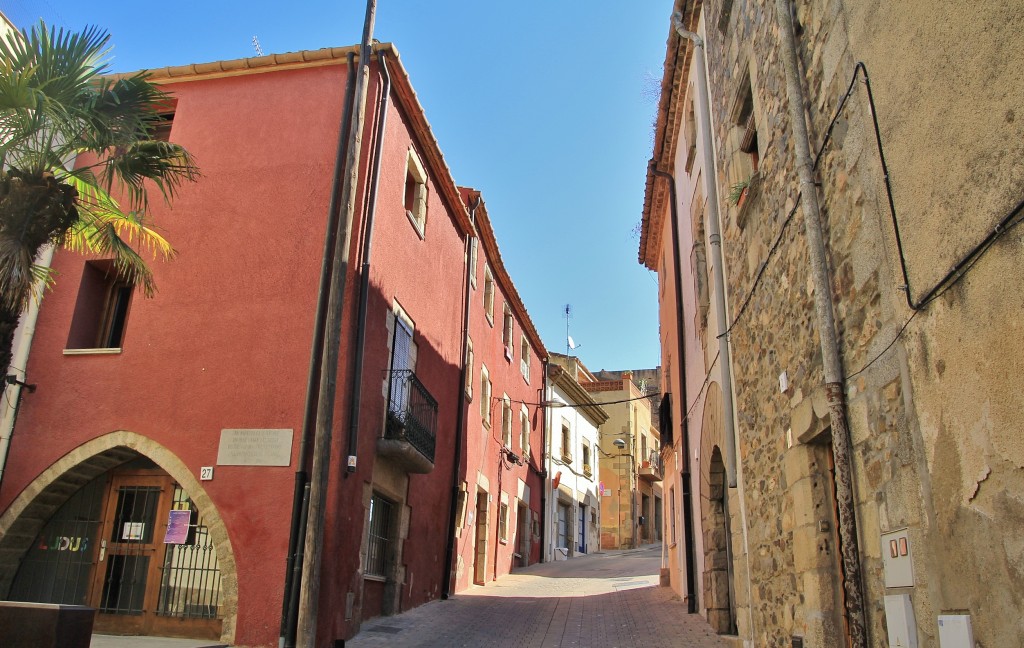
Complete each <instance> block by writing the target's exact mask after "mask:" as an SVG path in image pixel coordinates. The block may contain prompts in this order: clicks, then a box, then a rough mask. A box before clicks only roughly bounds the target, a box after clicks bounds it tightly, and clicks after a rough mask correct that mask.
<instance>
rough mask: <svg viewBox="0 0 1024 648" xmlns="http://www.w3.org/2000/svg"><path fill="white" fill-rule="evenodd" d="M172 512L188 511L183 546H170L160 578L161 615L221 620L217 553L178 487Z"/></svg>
mask: <svg viewBox="0 0 1024 648" xmlns="http://www.w3.org/2000/svg"><path fill="white" fill-rule="evenodd" d="M171 510H172V511H188V512H189V513H190V515H189V516H188V518H189V525H188V534H187V536H186V540H185V542H183V543H176V544H168V545H167V551H166V553H165V554H164V565H163V569H162V571H161V573H162V576H161V578H160V596H159V600H158V602H157V614H159V615H161V616H172V617H178V618H183V619H215V618H218V617H220V600H221V594H222V591H221V574H220V565H219V563H218V561H217V550H216V547H215V546H214V544H213V539H212V538H211V537H210V531H209V529H208V528H207V526H206V523H205V522H204V520H203V518H202V516H200V515H199V510H198V509H197V508H196V505H195V504H194V503H193V502H192V500H191V499H190V498H189V497H188V495H187V494H186V493H185V490H184V489H183V488H182V487H181V486H179V485H178V484H175V485H174V497H173V502H172V503H171Z"/></svg>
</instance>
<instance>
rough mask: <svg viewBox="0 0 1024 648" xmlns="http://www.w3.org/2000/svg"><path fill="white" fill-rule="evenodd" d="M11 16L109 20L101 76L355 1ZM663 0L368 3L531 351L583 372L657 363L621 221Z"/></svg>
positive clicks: (311, 30)
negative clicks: (472, 213)
mask: <svg viewBox="0 0 1024 648" xmlns="http://www.w3.org/2000/svg"><path fill="white" fill-rule="evenodd" d="M0 10H2V11H3V12H4V13H5V14H7V16H8V17H9V18H10V19H11V20H12V21H13V22H14V23H15V24H16V25H18V26H19V27H24V26H26V25H27V24H30V23H32V22H34V21H35V20H37V19H38V18H40V17H42V18H43V19H45V20H46V21H47V23H51V24H57V25H63V26H66V27H71V28H75V29H78V28H81V27H83V26H84V25H86V24H96V25H99V26H101V27H103V28H105V29H107V30H109V31H110V32H111V34H112V37H113V43H114V61H113V66H114V69H115V71H119V72H121V71H132V70H137V69H142V68H147V67H163V66H166V65H183V64H187V63H200V62H207V61H216V60H221V59H233V58H241V57H247V56H254V55H255V50H254V48H253V44H252V37H253V36H254V35H255V36H257V37H258V38H259V42H260V45H261V47H262V49H263V52H264V53H265V54H270V53H278V52H290V51H296V50H302V49H317V48H320V47H328V46H341V45H350V44H354V43H358V41H359V38H360V35H361V33H362V26H363V15H364V11H365V3H364V2H362V1H361V0H348V1H347V2H345V1H343V2H334V3H326V2H321V1H311V2H302V1H299V2H285V3H282V2H263V1H253V2H237V1H234V0H207V1H206V2H194V1H192V0H178V1H177V2H174V3H170V4H168V3H151V2H124V1H113V2H104V1H102V0H100V1H99V2H91V3H90V2H82V1H81V0H76V1H74V2H71V1H68V0H0ZM671 10H672V3H671V2H669V1H668V0H666V1H664V2H649V1H643V2H635V1H630V2H627V1H624V0H620V1H619V2H612V1H610V0H594V1H591V2H583V1H581V0H555V1H553V2H552V1H548V2H541V1H540V0H525V1H523V2H502V3H498V2H488V1H481V0H476V1H469V0H463V1H462V2H458V1H455V0H434V1H432V2H412V1H410V0H378V7H377V21H376V28H375V31H374V36H375V37H376V38H377V39H378V40H381V41H390V42H393V43H395V45H396V46H397V48H398V50H399V52H400V54H401V56H402V61H403V63H404V65H405V67H406V69H408V71H409V75H410V77H411V79H412V83H413V86H414V87H415V88H416V92H417V94H418V96H419V98H420V101H421V102H422V103H423V106H424V109H425V111H426V115H427V119H428V120H429V121H430V123H431V126H432V127H433V129H434V132H435V135H436V136H437V139H438V141H439V142H440V144H441V149H442V150H443V151H444V154H445V158H446V160H447V161H448V164H449V166H450V167H451V169H452V173H453V175H454V177H455V180H456V182H458V183H459V184H461V185H466V186H472V187H475V188H477V189H479V190H480V191H482V192H483V195H484V200H485V201H486V202H487V205H488V213H489V214H490V215H491V219H492V221H493V222H494V229H495V231H496V233H497V236H498V243H499V245H500V247H501V250H502V256H503V258H504V260H505V264H506V266H507V267H508V270H509V273H510V274H511V275H512V278H513V280H514V281H515V282H516V286H517V288H518V289H519V292H520V294H521V295H522V297H523V300H524V301H525V303H526V307H527V309H528V310H529V312H530V316H531V318H532V319H533V321H534V323H535V324H536V326H537V328H538V330H539V331H540V334H541V336H542V338H543V339H544V342H545V344H547V345H548V348H549V349H551V350H552V351H559V352H562V353H564V352H565V330H566V328H565V325H566V320H565V316H564V307H565V304H567V303H568V304H572V310H573V315H572V318H571V320H570V322H569V325H570V333H571V335H572V337H573V339H574V340H575V341H576V343H577V344H580V345H582V346H581V347H580V348H579V350H578V351H577V353H578V355H579V356H580V358H581V359H582V360H583V362H584V363H586V364H587V366H588V367H590V369H592V370H598V369H625V368H643V367H653V366H655V365H657V364H658V363H659V361H660V360H659V358H660V354H659V351H658V320H657V294H658V288H657V281H656V277H655V276H654V275H653V274H651V273H649V272H648V271H647V270H646V269H645V268H643V267H642V266H641V265H640V264H639V263H638V262H637V248H638V245H639V240H638V235H637V233H636V232H637V225H638V223H639V221H640V212H641V209H642V206H643V191H644V178H645V171H646V166H647V161H648V159H649V158H650V155H651V147H652V141H653V126H652V124H653V121H654V117H655V111H656V104H657V95H658V89H659V83H660V79H661V66H662V62H663V61H664V56H665V40H666V38H667V36H668V30H669V15H670V13H671Z"/></svg>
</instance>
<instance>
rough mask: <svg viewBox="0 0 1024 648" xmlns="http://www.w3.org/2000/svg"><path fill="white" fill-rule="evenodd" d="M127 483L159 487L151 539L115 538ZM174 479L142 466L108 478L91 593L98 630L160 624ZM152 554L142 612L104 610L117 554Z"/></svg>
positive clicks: (144, 629) (140, 629)
mask: <svg viewBox="0 0 1024 648" xmlns="http://www.w3.org/2000/svg"><path fill="white" fill-rule="evenodd" d="M123 486H140V487H157V488H159V491H158V495H157V498H158V499H157V502H156V507H155V509H154V513H153V519H152V522H151V524H152V526H153V528H152V534H151V535H150V539H149V542H146V543H135V542H131V541H129V542H116V541H114V540H112V538H114V537H116V534H115V533H114V531H115V530H114V524H115V521H116V519H117V506H118V499H119V498H118V495H119V492H120V489H121V488H122V487H123ZM173 489H174V478H173V477H171V476H170V475H168V474H167V473H166V472H165V471H163V470H154V469H138V470H130V471H125V472H116V471H115V472H112V473H111V474H110V477H109V478H108V480H107V487H106V492H105V494H104V498H103V507H102V519H101V521H100V526H99V535H98V539H99V541H98V542H97V543H96V547H95V553H94V555H93V565H94V568H93V575H92V583H91V586H90V592H89V604H90V605H91V606H92V607H95V608H96V621H95V625H94V627H95V629H96V630H97V631H101V632H111V633H116V634H149V633H151V632H152V631H153V629H154V626H155V625H158V624H159V622H158V620H157V614H156V610H157V605H158V602H159V596H160V580H161V573H162V571H163V562H164V555H165V553H166V550H167V546H166V545H165V544H164V542H163V534H164V533H165V532H166V530H167V517H168V513H169V511H170V509H171V500H172V499H173V497H172V496H173ZM142 552H145V554H148V557H149V564H148V566H147V568H146V574H145V578H146V582H145V585H144V589H143V599H142V612H141V614H137V615H136V614H117V613H109V612H103V611H102V604H103V601H102V598H103V592H104V585H105V582H106V580H107V569H108V568H107V566H108V565H109V564H110V563H109V560H110V558H111V557H113V556H139V555H144V554H143V553H142Z"/></svg>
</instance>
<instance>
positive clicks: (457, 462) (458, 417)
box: [441, 196, 483, 599]
mask: <svg viewBox="0 0 1024 648" xmlns="http://www.w3.org/2000/svg"><path fill="white" fill-rule="evenodd" d="M482 200H483V199H482V198H481V197H480V196H477V197H476V202H475V203H473V204H472V205H471V206H470V207H469V223H470V225H471V226H472V227H473V231H474V232H475V231H476V210H477V208H479V207H480V203H481V202H482ZM475 238H476V237H475V236H473V232H470V233H469V234H467V235H466V278H465V285H464V286H463V289H462V294H463V300H462V371H460V372H459V378H460V380H461V382H460V384H459V408H458V410H457V411H456V412H455V454H454V456H453V457H452V496H451V502H449V505H448V543H447V544H446V545H445V547H444V574H443V579H444V580H443V581H442V582H443V583H444V588H443V589H442V590H441V598H442V599H448V598H449V597H451V595H452V592H453V591H454V589H455V586H454V585H453V584H452V580H453V579H454V578H455V574H456V570H455V568H454V566H453V564H452V563H453V562H454V560H455V533H456V531H458V529H456V528H455V523H456V521H457V520H458V518H459V490H460V488H459V475H460V471H461V469H462V440H463V438H465V436H466V435H467V434H468V430H467V429H466V381H467V380H468V379H469V372H470V371H471V370H472V367H467V366H466V360H467V357H466V356H467V355H468V354H469V346H468V341H469V313H470V302H472V297H473V295H472V291H473V283H472V282H473V274H474V273H475V272H476V268H471V267H470V262H471V261H472V258H473V255H472V252H473V241H474V239H475ZM466 497H467V498H468V497H469V493H467V494H466ZM466 506H469V502H468V501H467V502H466Z"/></svg>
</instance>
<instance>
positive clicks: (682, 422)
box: [651, 160, 697, 614]
mask: <svg viewBox="0 0 1024 648" xmlns="http://www.w3.org/2000/svg"><path fill="white" fill-rule="evenodd" d="M651 173H653V174H654V175H655V176H658V177H659V178H664V179H666V180H668V195H669V201H670V203H671V204H670V209H669V213H670V214H671V219H672V254H673V255H675V263H674V264H673V266H674V268H673V270H674V272H673V275H674V276H675V284H676V285H675V294H676V304H677V307H676V346H677V347H678V348H679V357H678V358H677V359H676V364H677V365H678V366H677V367H676V371H677V372H678V374H679V376H678V381H679V396H680V398H679V408H680V409H679V411H680V413H681V414H682V416H680V417H679V428H680V434H679V436H680V442H681V443H682V445H683V465H682V480H683V492H682V500H683V543H684V551H685V552H686V611H687V612H689V613H690V614H693V613H694V612H696V611H697V580H696V574H695V573H694V572H695V570H696V568H697V567H696V565H697V558H696V554H694V551H696V549H697V548H696V546H695V544H696V543H695V542H694V536H693V519H692V515H693V502H692V501H690V500H691V499H692V498H693V486H692V484H691V483H690V481H691V480H690V432H689V427H690V426H689V421H688V420H687V418H686V408H687V403H689V402H690V401H689V398H687V393H686V348H685V346H684V343H685V340H686V335H685V328H684V327H685V324H684V321H683V315H682V312H683V271H682V256H681V252H680V245H679V205H678V202H677V198H676V179H675V177H674V176H673V175H672V174H671V173H667V172H665V171H660V170H658V168H657V167H655V165H654V161H653V160H652V161H651ZM670 405H671V404H670ZM672 514H673V515H675V511H673V512H672Z"/></svg>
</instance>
